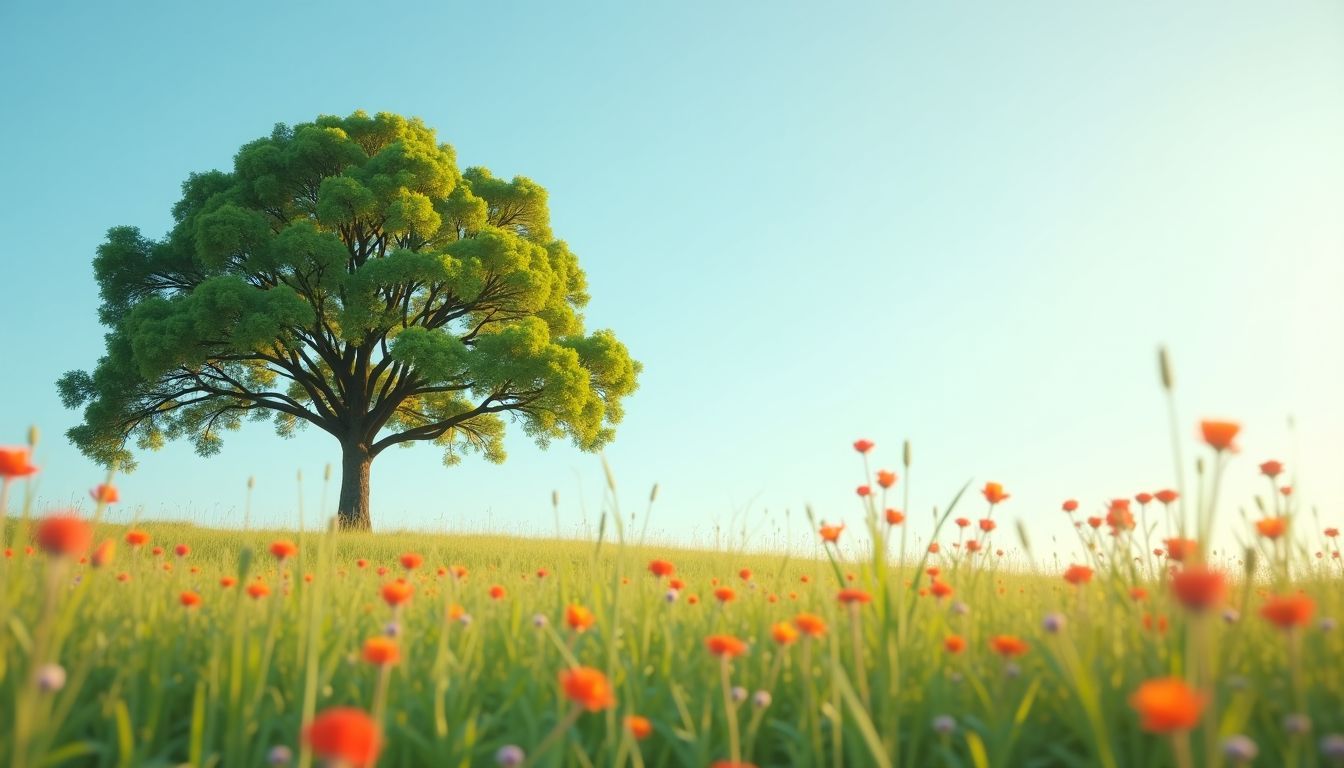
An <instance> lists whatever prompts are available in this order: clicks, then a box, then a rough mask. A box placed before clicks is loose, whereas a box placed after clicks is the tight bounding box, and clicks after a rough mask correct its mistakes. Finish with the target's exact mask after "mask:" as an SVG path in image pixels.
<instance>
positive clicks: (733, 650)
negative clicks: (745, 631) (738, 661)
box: [705, 635, 747, 659]
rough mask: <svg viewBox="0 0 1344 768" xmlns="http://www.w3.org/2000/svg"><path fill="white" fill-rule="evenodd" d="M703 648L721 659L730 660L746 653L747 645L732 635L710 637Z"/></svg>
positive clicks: (706, 639)
mask: <svg viewBox="0 0 1344 768" xmlns="http://www.w3.org/2000/svg"><path fill="white" fill-rule="evenodd" d="M705 647H706V648H708V649H709V652H710V653H712V654H714V655H715V656H718V657H719V658H721V659H731V658H734V657H737V656H741V655H742V654H744V653H746V652H747V644H746V643H744V642H742V641H741V640H739V639H737V638H736V637H733V636H732V635H710V636H709V637H707V638H705Z"/></svg>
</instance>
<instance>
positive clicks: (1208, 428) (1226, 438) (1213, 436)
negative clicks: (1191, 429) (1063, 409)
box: [1199, 421, 1241, 451]
mask: <svg viewBox="0 0 1344 768" xmlns="http://www.w3.org/2000/svg"><path fill="white" fill-rule="evenodd" d="M1199 429H1200V432H1201V433H1203V435H1204V442H1206V443H1208V444H1209V447H1211V448H1213V449H1214V450H1215V451H1227V450H1231V449H1232V441H1233V440H1235V439H1236V438H1237V433H1238V432H1240V431H1241V425H1240V424H1238V423H1236V422H1234V421H1201V422H1200V423H1199Z"/></svg>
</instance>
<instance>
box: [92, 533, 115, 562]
mask: <svg viewBox="0 0 1344 768" xmlns="http://www.w3.org/2000/svg"><path fill="white" fill-rule="evenodd" d="M116 554H117V543H116V542H115V541H113V540H111V539H105V540H104V541H103V543H102V544H99V545H98V547H97V548H96V549H94V550H93V556H92V557H91V558H90V559H91V561H92V562H93V567H94V568H102V567H103V566H104V565H107V564H108V563H110V562H112V558H113V556H115V555H116Z"/></svg>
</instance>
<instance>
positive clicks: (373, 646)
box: [364, 635, 401, 667]
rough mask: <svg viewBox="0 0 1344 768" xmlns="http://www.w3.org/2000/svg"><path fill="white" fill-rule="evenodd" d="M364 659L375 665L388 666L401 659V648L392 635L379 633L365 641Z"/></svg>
mask: <svg viewBox="0 0 1344 768" xmlns="http://www.w3.org/2000/svg"><path fill="white" fill-rule="evenodd" d="M364 660H365V661H367V662H368V663H370V664H373V665H375V666H379V667H382V666H386V665H388V664H396V663H397V662H399V661H401V649H400V648H398V647H397V641H396V640H393V639H392V638H390V637H384V636H383V635H377V636H375V637H370V638H369V639H368V640H365V641H364Z"/></svg>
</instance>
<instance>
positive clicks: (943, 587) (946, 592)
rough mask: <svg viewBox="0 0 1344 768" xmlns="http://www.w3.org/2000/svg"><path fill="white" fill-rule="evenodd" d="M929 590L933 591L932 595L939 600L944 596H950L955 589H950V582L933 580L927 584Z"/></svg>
mask: <svg viewBox="0 0 1344 768" xmlns="http://www.w3.org/2000/svg"><path fill="white" fill-rule="evenodd" d="M929 591H930V592H932V593H933V596H934V597H936V598H938V599H940V600H941V599H943V598H944V597H951V595H952V593H953V592H954V591H955V590H953V589H952V585H951V584H947V583H944V582H941V581H934V582H933V583H932V584H930V585H929Z"/></svg>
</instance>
